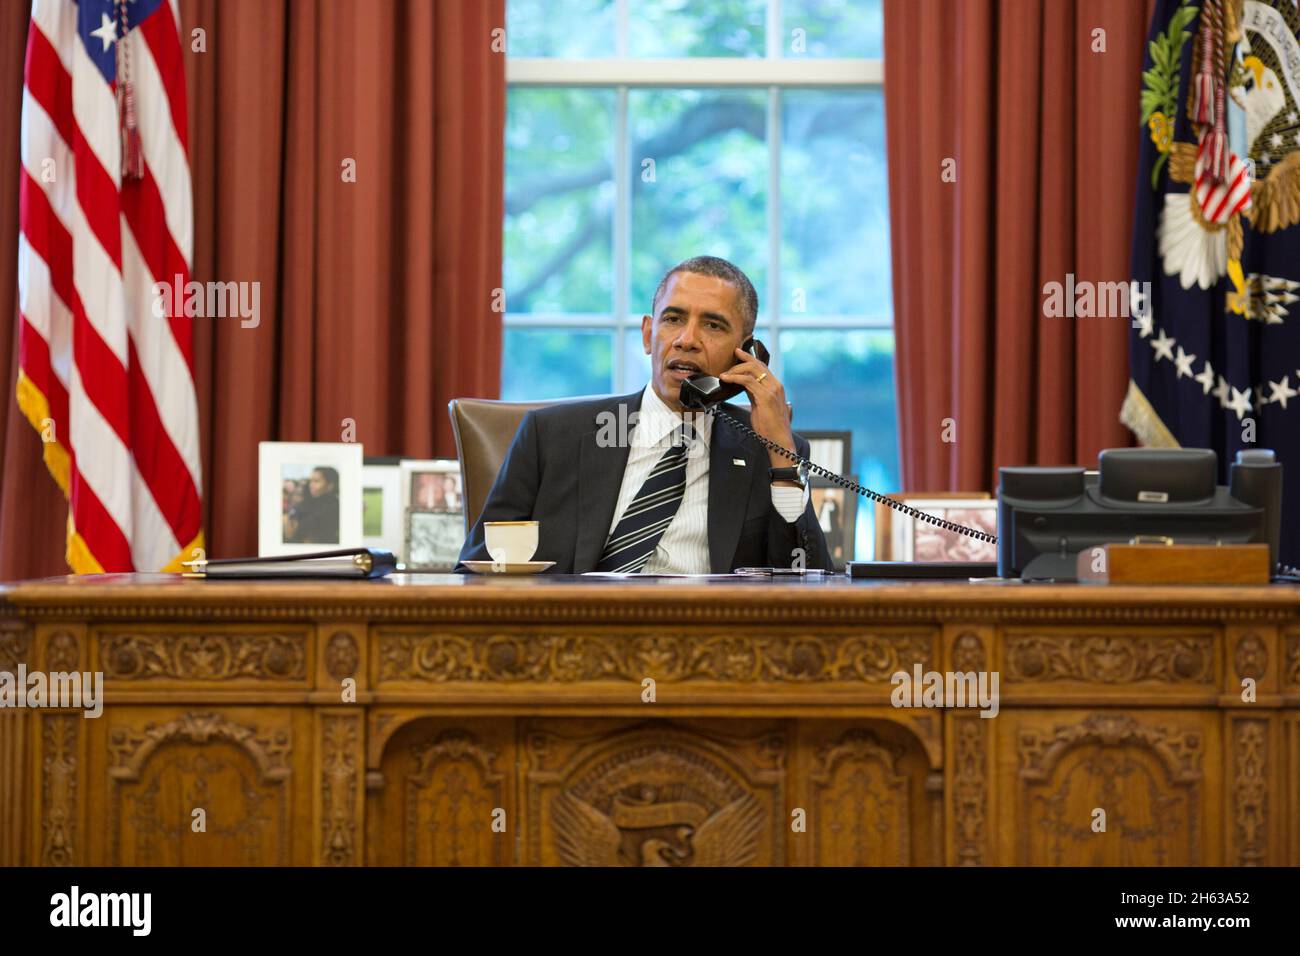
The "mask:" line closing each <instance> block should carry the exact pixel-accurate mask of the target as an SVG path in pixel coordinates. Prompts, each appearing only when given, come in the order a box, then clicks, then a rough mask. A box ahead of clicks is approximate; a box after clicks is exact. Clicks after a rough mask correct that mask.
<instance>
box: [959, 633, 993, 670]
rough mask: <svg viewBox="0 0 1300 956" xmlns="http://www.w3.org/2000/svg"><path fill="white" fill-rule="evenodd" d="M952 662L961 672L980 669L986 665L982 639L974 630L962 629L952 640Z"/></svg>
mask: <svg viewBox="0 0 1300 956" xmlns="http://www.w3.org/2000/svg"><path fill="white" fill-rule="evenodd" d="M952 664H953V667H955V668H956V669H957V670H959V671H962V672H963V673H969V672H971V671H982V670H984V669H985V668H986V667H987V666H988V654H987V653H986V651H985V648H984V641H983V639H982V638H981V637H980V636H979V635H978V634H976V633H975V632H974V631H963V632H962V633H961V634H958V635H957V639H956V640H955V641H953V642H952Z"/></svg>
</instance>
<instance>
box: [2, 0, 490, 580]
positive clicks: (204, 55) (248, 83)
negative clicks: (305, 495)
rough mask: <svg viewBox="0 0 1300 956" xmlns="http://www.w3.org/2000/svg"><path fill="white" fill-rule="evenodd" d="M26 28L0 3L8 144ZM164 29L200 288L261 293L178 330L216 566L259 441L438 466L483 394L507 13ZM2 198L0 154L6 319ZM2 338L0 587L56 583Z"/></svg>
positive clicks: (39, 468)
mask: <svg viewBox="0 0 1300 956" xmlns="http://www.w3.org/2000/svg"><path fill="white" fill-rule="evenodd" d="M27 16H28V11H27V5H26V4H23V3H17V4H0V79H2V80H3V88H2V89H0V124H2V128H4V129H7V130H10V131H12V133H13V135H12V137H11V138H10V139H9V141H10V142H14V143H16V142H17V133H18V128H19V110H20V106H21V92H22V60H23V52H24V47H25V42H26V33H27ZM181 25H182V41H183V45H184V47H185V49H186V54H185V64H186V76H187V81H188V94H189V96H188V99H189V126H190V128H189V142H190V166H191V170H192V173H193V184H194V185H193V188H194V214H195V215H194V218H195V227H194V230H195V235H194V239H195V243H194V244H195V253H194V259H195V261H194V269H193V275H194V278H195V279H197V280H199V281H205V280H216V281H223V282H226V281H236V282H252V281H256V282H258V283H259V284H260V300H261V301H260V311H261V320H260V324H258V325H257V326H256V327H247V328H246V327H242V326H241V323H240V320H239V319H238V318H231V319H197V320H196V321H195V336H196V341H195V363H196V369H195V376H196V384H197V387H198V395H199V416H200V428H201V431H202V452H203V485H204V529H205V531H206V534H207V540H208V546H209V554H210V555H212V556H230V555H239V554H254V553H256V548H257V444H258V442H259V441H263V440H279V441H339V440H341V438H342V435H343V432H344V430H345V428H349V426H350V425H351V427H352V428H353V429H354V433H355V439H356V440H357V441H359V442H362V443H364V445H365V449H366V453H367V454H370V455H397V454H401V455H407V456H412V457H431V456H438V457H451V456H454V455H455V445H454V442H453V440H452V436H451V430H450V424H449V422H448V419H447V412H446V408H447V402H448V401H449V400H450V399H451V398H453V397H457V396H483V397H495V396H496V395H497V394H499V391H500V362H501V317H500V315H499V314H497V313H495V312H493V311H492V302H493V292H494V290H495V289H496V288H497V287H499V286H500V285H501V238H502V229H501V223H502V220H503V216H504V208H503V203H504V198H503V189H504V172H503V169H504V129H505V54H504V52H503V51H502V50H501V49H500V43H494V40H495V37H494V35H493V31H494V30H495V29H497V28H504V26H505V2H504V0H484V2H479V0H475V2H466V0H432V2H420V3H406V2H401V0H330V2H329V3H316V2H297V0H280V2H268V0H181ZM194 31H202V33H195V32H194ZM494 46H496V47H497V49H493V47H494ZM353 169H354V170H355V181H348V180H349V179H351V176H350V172H351V170H353ZM345 170H346V171H347V172H348V173H349V175H348V176H345ZM17 183H18V150H17V149H16V148H14V149H11V150H5V151H0V184H2V188H0V299H3V300H5V301H7V302H9V303H15V302H16V291H15V264H16V258H17V251H16V250H17V245H16V243H17V230H18V226H17V223H18V218H17ZM15 314H16V312H15V311H14V310H11V311H10V315H15ZM0 338H2V339H3V343H2V344H0V348H4V349H5V350H6V351H5V352H4V353H0V358H3V359H6V360H7V361H6V363H5V364H6V367H7V368H8V369H9V373H10V377H9V383H10V386H9V389H8V391H7V395H6V399H5V405H6V410H5V412H4V414H3V415H0V428H2V429H3V431H0V447H2V448H3V451H4V461H3V470H2V472H0V580H13V579H18V578H26V577H35V576H41V575H48V574H61V573H64V571H65V570H66V568H65V565H64V563H63V530H64V520H65V514H66V508H65V505H64V503H63V501H62V498H61V495H60V494H59V491H58V489H57V487H56V486H55V484H54V482H53V480H52V479H51V478H50V477H49V476H48V475H47V474H46V472H45V469H44V465H43V464H42V462H41V457H40V443H39V440H38V437H37V436H36V434H35V433H34V432H33V431H32V430H31V428H30V427H29V426H28V425H27V424H26V422H25V421H23V419H22V418H21V416H20V415H19V413H18V411H17V406H16V404H15V402H14V401H13V383H14V381H15V372H14V369H15V359H14V346H15V344H16V339H15V338H14V337H13V336H12V335H7V336H3V337H0Z"/></svg>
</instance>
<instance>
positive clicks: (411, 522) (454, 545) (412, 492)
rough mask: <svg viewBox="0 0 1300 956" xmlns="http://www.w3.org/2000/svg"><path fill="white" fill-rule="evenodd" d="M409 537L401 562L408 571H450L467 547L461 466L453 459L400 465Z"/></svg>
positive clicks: (412, 461)
mask: <svg viewBox="0 0 1300 956" xmlns="http://www.w3.org/2000/svg"><path fill="white" fill-rule="evenodd" d="M401 473H402V496H403V498H404V500H405V504H406V509H405V515H406V529H405V530H406V535H405V541H404V546H403V550H402V561H403V564H404V565H405V567H406V570H408V571H450V570H451V569H452V568H453V567H455V566H456V559H457V558H459V557H460V549H461V546H462V545H464V543H465V516H464V495H463V492H462V488H461V480H460V463H459V462H458V461H456V459H454V458H436V459H430V460H427V461H415V460H411V459H405V460H403V461H402V464H401Z"/></svg>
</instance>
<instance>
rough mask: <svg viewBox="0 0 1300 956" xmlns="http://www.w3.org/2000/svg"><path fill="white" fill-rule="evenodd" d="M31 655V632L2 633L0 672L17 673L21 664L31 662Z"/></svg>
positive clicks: (0, 632)
mask: <svg viewBox="0 0 1300 956" xmlns="http://www.w3.org/2000/svg"><path fill="white" fill-rule="evenodd" d="M31 653H32V635H31V632H30V631H27V630H21V631H8V630H6V631H0V671H7V672H8V673H10V674H13V673H16V672H17V670H18V665H19V664H26V663H30V662H31Z"/></svg>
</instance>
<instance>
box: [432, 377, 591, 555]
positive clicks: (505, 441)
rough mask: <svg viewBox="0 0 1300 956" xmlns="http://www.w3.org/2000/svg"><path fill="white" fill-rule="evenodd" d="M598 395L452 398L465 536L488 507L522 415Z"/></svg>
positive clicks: (522, 417)
mask: <svg viewBox="0 0 1300 956" xmlns="http://www.w3.org/2000/svg"><path fill="white" fill-rule="evenodd" d="M599 397H600V396H597V395H582V396H579V397H578V398H560V399H552V400H550V401H542V402H503V401H494V400H492V399H487V398H453V399H452V400H451V401H450V402H448V403H447V414H448V415H450V416H451V430H452V433H453V434H454V435H455V436H456V457H457V458H458V459H460V486H461V495H462V499H463V500H464V502H465V533H466V534H469V529H470V528H472V527H473V526H474V522H475V521H477V520H478V516H479V514H481V513H482V511H483V506H484V505H485V504H487V496H488V492H489V491H491V490H492V483H493V482H495V481H496V480H497V472H498V471H500V470H501V463H502V462H504V461H505V460H506V452H507V451H508V450H509V449H510V442H511V441H513V440H514V437H515V432H517V431H518V430H519V423H520V422H522V421H523V420H524V415H525V414H527V413H528V412H530V411H532V410H533V409H534V408H545V407H546V406H548V405H558V404H561V403H563V402H584V401H590V400H591V399H593V398H599Z"/></svg>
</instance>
